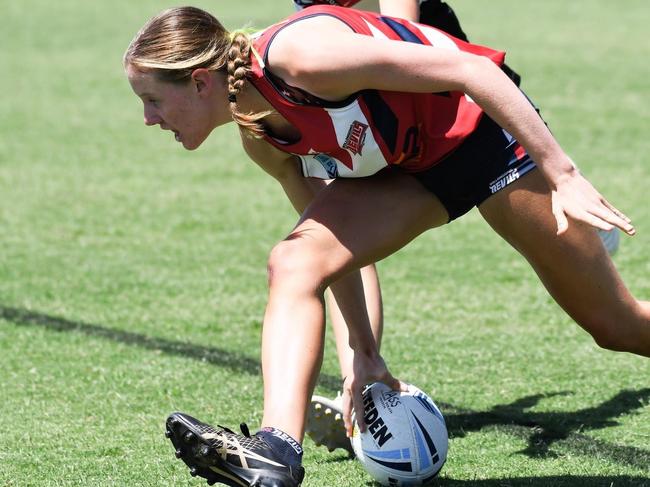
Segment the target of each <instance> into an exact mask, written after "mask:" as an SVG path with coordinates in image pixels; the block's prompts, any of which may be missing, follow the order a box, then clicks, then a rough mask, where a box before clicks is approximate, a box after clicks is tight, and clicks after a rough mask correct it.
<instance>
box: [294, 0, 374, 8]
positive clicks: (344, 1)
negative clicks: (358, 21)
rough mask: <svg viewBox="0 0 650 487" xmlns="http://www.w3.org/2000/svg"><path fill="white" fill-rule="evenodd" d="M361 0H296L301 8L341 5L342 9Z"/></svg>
mask: <svg viewBox="0 0 650 487" xmlns="http://www.w3.org/2000/svg"><path fill="white" fill-rule="evenodd" d="M360 1H361V0H294V3H296V4H297V5H298V6H300V7H311V6H312V5H340V6H341V7H351V6H352V5H356V4H357V3H359V2H360Z"/></svg>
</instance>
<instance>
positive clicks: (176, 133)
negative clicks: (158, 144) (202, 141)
mask: <svg viewBox="0 0 650 487" xmlns="http://www.w3.org/2000/svg"><path fill="white" fill-rule="evenodd" d="M174 138H175V139H176V142H180V141H181V134H180V133H178V132H177V131H176V130H174Z"/></svg>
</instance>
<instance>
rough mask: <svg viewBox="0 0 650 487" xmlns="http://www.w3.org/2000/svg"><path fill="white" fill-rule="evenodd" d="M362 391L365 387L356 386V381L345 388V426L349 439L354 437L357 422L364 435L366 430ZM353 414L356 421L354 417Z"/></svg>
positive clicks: (345, 385) (347, 384)
mask: <svg viewBox="0 0 650 487" xmlns="http://www.w3.org/2000/svg"><path fill="white" fill-rule="evenodd" d="M362 389H363V386H362V385H361V386H358V385H356V384H355V382H354V381H350V382H349V383H346V384H344V386H343V426H344V427H345V434H346V436H347V437H348V438H350V437H352V434H353V432H354V422H355V421H356V423H357V426H358V427H359V431H361V432H362V433H363V432H364V431H365V430H366V422H365V421H364V407H363V394H362ZM353 412H354V420H353V417H352V413H353Z"/></svg>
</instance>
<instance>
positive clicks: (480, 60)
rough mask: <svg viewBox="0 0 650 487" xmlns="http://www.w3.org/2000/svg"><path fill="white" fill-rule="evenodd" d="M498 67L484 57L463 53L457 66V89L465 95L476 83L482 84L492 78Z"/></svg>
mask: <svg viewBox="0 0 650 487" xmlns="http://www.w3.org/2000/svg"><path fill="white" fill-rule="evenodd" d="M497 71H499V67H498V66H497V65H496V64H495V63H494V62H493V61H492V60H491V59H489V58H487V57H485V56H477V55H475V54H470V53H463V55H462V57H461V60H460V62H459V63H458V65H457V82H458V85H459V89H460V90H461V91H464V92H465V93H467V92H468V91H471V90H472V87H473V86H474V85H475V84H476V83H483V82H484V81H485V80H487V79H489V78H491V77H492V76H494V74H495V72H497Z"/></svg>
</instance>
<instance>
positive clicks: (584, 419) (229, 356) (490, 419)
mask: <svg viewBox="0 0 650 487" xmlns="http://www.w3.org/2000/svg"><path fill="white" fill-rule="evenodd" d="M0 319H4V320H6V321H9V322H11V323H14V324H16V325H19V326H40V327H44V328H47V329H50V330H55V331H59V332H76V333H83V334H86V335H88V336H93V337H99V338H103V339H106V340H111V341H115V342H119V343H126V344H129V345H133V346H137V347H141V348H144V349H147V350H157V351H161V352H163V353H166V354H169V355H175V356H182V357H189V358H192V359H195V360H202V361H205V362H208V363H211V364H213V365H216V366H219V367H225V368H228V369H231V370H233V371H234V372H237V373H245V374H250V375H259V374H260V363H259V360H257V359H254V358H251V357H246V356H245V355H242V354H239V353H237V352H232V351H229V350H225V349H222V348H218V347H206V346H202V345H195V344H192V343H187V342H180V341H174V340H167V339H163V338H155V337H149V336H147V335H142V334H139V333H134V332H130V331H124V330H117V329H112V328H108V327H104V326H101V325H96V324H90V323H83V322H78V321H71V320H66V319H65V318H59V317H54V316H49V315H46V314H43V313H38V312H35V311H29V310H25V309H17V308H10V307H5V306H0ZM319 385H320V386H322V387H323V388H325V389H327V390H329V391H331V392H335V391H337V390H338V389H339V388H340V380H339V378H338V377H335V376H332V375H325V374H322V375H321V376H320V381H319ZM566 394H568V393H567V392H558V393H553V394H536V395H532V396H527V397H524V398H522V399H518V400H516V401H514V402H512V403H509V404H503V405H496V406H494V407H493V408H492V409H490V410H489V411H484V412H481V411H471V410H465V409H462V408H459V407H456V406H454V405H453V404H445V403H442V402H439V405H440V407H441V409H442V410H443V412H444V414H445V418H446V420H447V427H448V429H449V435H450V437H451V438H458V437H463V436H465V435H466V434H467V433H468V432H476V431H481V430H483V429H490V428H498V429H501V430H502V431H506V432H507V433H508V434H511V435H513V436H515V437H518V438H522V439H524V440H525V441H527V443H528V445H527V447H526V448H525V449H524V450H522V451H521V452H520V453H521V454H524V455H526V456H528V457H530V458H543V457H548V456H556V455H557V453H555V452H553V451H552V450H551V447H552V446H553V445H554V444H557V446H558V447H560V448H561V449H562V450H568V451H570V452H571V453H577V454H582V455H589V456H596V457H602V458H604V459H606V460H607V461H610V462H616V463H619V464H626V465H630V466H634V467H637V468H642V469H647V468H648V467H649V466H650V451H648V450H644V449H641V448H635V447H628V446H619V445H613V444H611V443H607V442H605V441H602V440H598V439H595V438H592V437H590V436H587V435H584V434H582V432H583V431H588V430H595V429H602V428H607V427H610V426H615V425H617V424H618V423H617V422H616V418H617V417H619V416H622V415H624V414H630V413H633V412H634V411H635V410H638V409H640V408H641V407H643V406H644V403H645V402H647V401H649V400H650V388H645V389H641V390H638V391H632V390H623V391H621V392H619V393H618V394H616V395H615V396H614V397H612V398H611V399H609V400H608V401H605V402H603V403H602V404H600V405H598V406H595V407H591V408H585V409H581V410H579V411H574V412H535V411H528V410H529V409H530V408H532V407H534V406H535V405H537V404H538V403H539V401H540V400H542V399H544V398H549V397H552V396H557V395H566ZM563 479H564V480H563ZM572 479H573V480H579V481H581V482H582V480H581V479H585V480H584V482H585V483H582V484H572V483H571V480H572ZM590 479H595V480H596V481H600V480H602V479H599V478H582V477H549V478H541V479H535V478H529V479H496V480H486V481H472V482H464V481H455V480H449V481H447V480H445V481H444V482H445V483H444V484H440V485H445V486H446V485H478V486H492V485H494V486H510V485H512V486H523V485H532V486H542V485H601V484H598V483H591V484H590V483H588V482H589V480H590ZM625 479H626V478H624V477H618V478H617V479H613V480H612V481H614V482H615V483H614V484H613V485H614V486H617V485H648V486H650V480H649V479H644V481H645V482H646V483H645V484H639V483H629V484H625V483H623V482H624V481H625ZM632 480H634V479H632ZM441 481H442V479H441ZM556 481H557V483H555V482H556ZM447 482H451V483H447ZM549 482H550V483H549ZM562 482H564V483H562ZM618 482H621V483H618ZM610 484H611V482H610V483H609V484H607V485H608V486H609V485H610ZM603 485H604V484H603Z"/></svg>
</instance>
